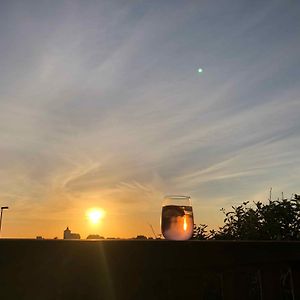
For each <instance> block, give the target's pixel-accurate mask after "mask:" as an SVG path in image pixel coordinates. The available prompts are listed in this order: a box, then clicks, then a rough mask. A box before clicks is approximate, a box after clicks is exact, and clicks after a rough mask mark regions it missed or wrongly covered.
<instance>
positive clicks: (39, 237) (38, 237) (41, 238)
mask: <svg viewBox="0 0 300 300" xmlns="http://www.w3.org/2000/svg"><path fill="white" fill-rule="evenodd" d="M36 239H37V240H43V239H44V238H43V237H42V236H40V235H38V236H37V237H36Z"/></svg>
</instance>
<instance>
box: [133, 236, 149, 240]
mask: <svg viewBox="0 0 300 300" xmlns="http://www.w3.org/2000/svg"><path fill="white" fill-rule="evenodd" d="M135 239H136V240H147V237H146V236H144V235H137V237H136V238H135Z"/></svg>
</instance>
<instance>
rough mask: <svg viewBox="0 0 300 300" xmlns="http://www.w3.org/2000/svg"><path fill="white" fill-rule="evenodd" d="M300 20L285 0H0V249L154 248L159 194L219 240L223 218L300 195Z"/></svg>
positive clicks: (294, 5)
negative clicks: (129, 243) (68, 243)
mask: <svg viewBox="0 0 300 300" xmlns="http://www.w3.org/2000/svg"><path fill="white" fill-rule="evenodd" d="M299 15H300V3H299V1H293V0H281V1H277V0H272V1H268V0H266V1H261V0H259V1H257V0H254V1H247V0H225V1H176V0H169V1H168V0H166V1H156V0H154V1H138V0H136V1H132V0H130V1H129V0H128V1H126V0H124V1H123V0H122V1H121V0H119V1H114V0H112V1H108V0H107V1H93V0H91V1H75V0H72V1H71V0H70V1H29V0H25V1H1V2H0V38H1V42H0V205H1V206H6V205H8V206H9V207H10V208H9V210H7V211H5V212H4V216H3V224H2V225H3V228H2V236H3V237H35V236H36V235H42V236H44V237H47V238H53V237H55V236H58V237H62V233H63V230H64V229H65V228H66V227H67V226H69V227H70V228H71V230H72V231H74V232H79V233H80V234H81V236H82V237H86V236H87V235H88V234H101V235H104V236H106V237H109V236H114V237H132V236H136V235H137V234H145V235H148V236H150V235H152V233H151V230H150V227H149V224H152V225H153V227H154V229H155V231H156V233H159V232H160V215H161V203H162V202H161V201H162V198H163V196H164V195H167V194H179V195H190V196H191V199H192V203H193V209H194V215H195V222H196V223H197V224H200V223H202V224H203V223H206V224H208V225H209V228H217V227H218V226H220V225H222V222H223V215H222V213H221V212H220V208H222V207H224V208H225V209H230V207H231V206H232V205H237V204H240V203H241V202H243V201H246V200H249V201H250V202H251V201H258V200H260V201H266V200H267V199H268V195H269V189H270V187H272V188H273V197H274V198H277V197H281V192H283V193H284V195H285V196H287V197H290V196H291V195H292V194H293V193H300V186H299V178H300V156H299V149H300V99H299V95H300V18H299ZM199 68H202V69H203V72H202V73H198V69H199ZM91 207H99V208H102V209H103V210H105V211H106V215H105V218H104V219H103V220H102V221H101V222H100V223H99V224H98V225H92V224H90V223H89V222H88V220H87V219H86V216H85V212H86V210H87V209H89V208H91Z"/></svg>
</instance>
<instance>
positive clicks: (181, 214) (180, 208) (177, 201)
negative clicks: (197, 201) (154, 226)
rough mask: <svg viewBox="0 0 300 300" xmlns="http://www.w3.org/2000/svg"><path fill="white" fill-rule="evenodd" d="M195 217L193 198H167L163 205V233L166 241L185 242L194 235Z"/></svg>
mask: <svg viewBox="0 0 300 300" xmlns="http://www.w3.org/2000/svg"><path fill="white" fill-rule="evenodd" d="M193 229H194V217H193V208H192V203H191V197H188V196H176V195H174V196H166V197H165V198H164V199H163V203H162V214H161V232H162V234H163V236H164V237H165V239H167V240H175V241H184V240H189V239H190V238H191V237H192V235H193Z"/></svg>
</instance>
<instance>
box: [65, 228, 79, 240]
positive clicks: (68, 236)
mask: <svg viewBox="0 0 300 300" xmlns="http://www.w3.org/2000/svg"><path fill="white" fill-rule="evenodd" d="M64 240H80V234H79V233H72V232H71V230H70V229H69V227H67V229H65V231H64Z"/></svg>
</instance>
